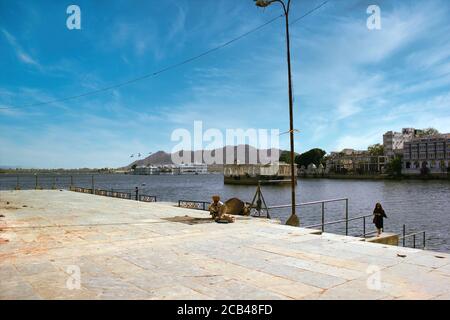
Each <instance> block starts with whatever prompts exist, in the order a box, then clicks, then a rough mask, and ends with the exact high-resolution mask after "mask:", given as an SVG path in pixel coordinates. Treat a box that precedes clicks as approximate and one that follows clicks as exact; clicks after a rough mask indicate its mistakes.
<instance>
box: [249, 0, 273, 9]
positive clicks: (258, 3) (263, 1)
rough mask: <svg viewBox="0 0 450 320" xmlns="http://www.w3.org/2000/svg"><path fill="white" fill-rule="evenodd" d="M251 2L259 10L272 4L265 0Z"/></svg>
mask: <svg viewBox="0 0 450 320" xmlns="http://www.w3.org/2000/svg"><path fill="white" fill-rule="evenodd" d="M253 1H255V4H256V6H257V7H261V8H265V7H267V6H269V5H270V4H271V3H272V1H267V0H253Z"/></svg>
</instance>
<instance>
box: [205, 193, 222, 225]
mask: <svg viewBox="0 0 450 320" xmlns="http://www.w3.org/2000/svg"><path fill="white" fill-rule="evenodd" d="M212 200H213V202H211V204H210V205H209V207H208V210H209V214H210V215H211V217H212V218H213V219H214V220H215V219H216V217H218V216H219V213H220V208H222V206H223V202H222V201H220V196H212Z"/></svg>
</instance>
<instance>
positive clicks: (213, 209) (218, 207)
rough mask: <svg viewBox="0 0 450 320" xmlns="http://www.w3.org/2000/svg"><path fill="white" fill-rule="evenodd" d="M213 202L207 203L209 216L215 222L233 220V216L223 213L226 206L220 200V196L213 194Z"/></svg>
mask: <svg viewBox="0 0 450 320" xmlns="http://www.w3.org/2000/svg"><path fill="white" fill-rule="evenodd" d="M212 200H213V202H211V204H210V205H209V207H208V209H209V213H210V214H211V217H212V218H213V219H214V221H216V222H224V223H227V222H234V217H233V216H230V215H228V214H225V212H226V209H227V208H226V206H225V205H224V204H223V202H222V201H220V197H219V196H217V195H215V196H213V197H212Z"/></svg>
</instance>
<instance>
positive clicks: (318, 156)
mask: <svg viewBox="0 0 450 320" xmlns="http://www.w3.org/2000/svg"><path fill="white" fill-rule="evenodd" d="M325 154H326V151H325V150H322V149H319V148H314V149H311V150H309V151H306V152H304V153H302V154H299V155H297V156H296V157H295V163H296V164H297V165H298V166H299V167H301V166H305V168H306V167H308V165H309V164H310V163H313V164H315V165H316V166H319V165H320V164H321V163H323V162H324V156H325Z"/></svg>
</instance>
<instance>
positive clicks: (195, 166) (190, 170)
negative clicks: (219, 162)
mask: <svg viewBox="0 0 450 320" xmlns="http://www.w3.org/2000/svg"><path fill="white" fill-rule="evenodd" d="M177 168H178V170H179V173H180V174H205V173H208V165H206V164H204V163H191V164H181V165H179V166H177Z"/></svg>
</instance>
